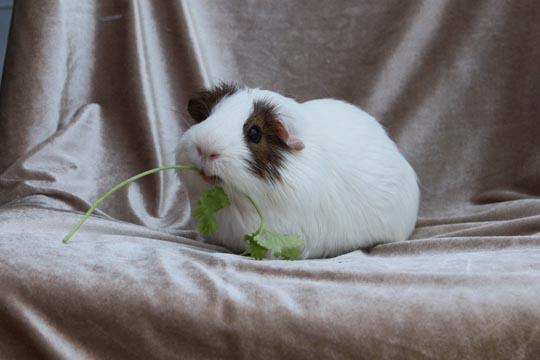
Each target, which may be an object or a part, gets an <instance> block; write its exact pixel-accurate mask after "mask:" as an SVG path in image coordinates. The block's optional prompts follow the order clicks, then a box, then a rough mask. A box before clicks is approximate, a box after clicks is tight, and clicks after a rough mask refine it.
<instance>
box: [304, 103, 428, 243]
mask: <svg viewBox="0 0 540 360" xmlns="http://www.w3.org/2000/svg"><path fill="white" fill-rule="evenodd" d="M301 106H302V107H303V109H304V112H303V113H304V117H303V120H302V121H303V122H305V124H304V125H302V126H301V128H302V129H303V132H304V134H303V139H304V141H305V146H306V150H307V151H306V156H308V157H309V159H307V160H308V161H306V163H309V164H310V166H311V167H312V168H317V169H318V170H317V171H318V172H320V174H319V177H318V179H319V180H317V181H319V182H320V184H319V185H320V189H321V194H320V198H319V200H320V201H321V202H322V203H324V202H329V203H330V204H332V206H333V207H334V208H335V209H336V210H337V212H339V213H340V216H341V217H343V214H349V216H350V217H351V219H350V221H343V220H344V219H343V218H342V219H340V221H341V222H342V223H343V222H345V223H348V224H350V225H351V226H357V225H356V224H359V222H358V220H359V219H361V220H363V221H360V223H363V226H367V227H369V231H368V233H370V236H368V238H369V239H368V238H366V239H365V245H370V243H376V242H389V241H399V240H405V239H406V238H407V237H408V236H409V235H410V233H411V232H412V230H413V228H414V225H415V222H416V216H417V212H418V202H419V189H418V185H417V178H416V174H415V172H414V170H413V169H412V167H411V166H410V164H409V163H408V162H407V160H406V159H405V158H404V157H403V155H402V154H401V153H400V151H399V150H398V148H397V146H396V144H395V143H394V142H393V141H392V140H391V139H390V138H389V137H388V135H387V134H386V131H385V130H384V128H383V127H382V126H381V125H380V124H379V122H378V121H377V120H376V119H375V118H373V117H372V116H371V115H369V114H368V113H366V112H365V111H363V110H361V109H359V108H358V107H356V106H354V105H351V104H349V103H346V102H343V101H339V100H333V99H321V100H312V101H308V102H305V103H303V104H301ZM325 193H327V194H328V196H326V195H325ZM322 203H321V204H319V206H321V207H322V206H324V204H322Z"/></svg>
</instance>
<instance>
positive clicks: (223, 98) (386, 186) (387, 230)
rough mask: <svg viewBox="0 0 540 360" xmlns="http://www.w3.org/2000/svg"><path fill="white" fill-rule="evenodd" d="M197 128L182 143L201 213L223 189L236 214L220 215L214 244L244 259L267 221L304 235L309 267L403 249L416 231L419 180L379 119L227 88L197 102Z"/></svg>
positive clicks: (332, 105)
mask: <svg viewBox="0 0 540 360" xmlns="http://www.w3.org/2000/svg"><path fill="white" fill-rule="evenodd" d="M187 109H188V112H189V114H190V116H191V118H192V119H193V122H192V123H193V125H192V126H191V127H190V128H189V129H188V130H187V131H185V133H184V134H183V135H182V137H181V138H180V143H179V148H178V158H177V160H178V162H177V163H192V164H194V165H196V166H197V167H198V168H199V169H200V173H199V174H197V173H196V172H183V173H182V174H181V175H180V176H181V179H182V182H183V183H184V184H185V185H186V188H187V191H188V196H189V198H190V202H191V207H192V209H193V207H194V205H195V203H196V201H197V199H198V198H199V196H200V194H201V192H202V191H203V190H205V189H207V188H208V187H210V186H212V185H213V184H219V185H221V186H222V187H223V189H224V190H225V192H226V193H227V195H228V196H229V198H230V200H231V206H230V207H227V208H224V209H222V210H220V211H219V212H218V216H217V220H218V231H217V233H216V234H215V235H212V236H209V237H208V238H207V239H206V240H207V241H208V242H210V243H214V244H219V245H222V246H224V247H226V248H229V249H231V250H232V251H235V252H241V251H244V250H245V249H246V246H247V244H246V242H245V240H244V235H245V234H247V233H250V232H253V231H255V230H256V229H257V228H258V226H259V222H260V221H259V218H258V216H257V213H256V211H255V209H254V208H253V206H252V205H251V204H250V203H249V200H247V198H246V197H245V195H243V194H242V192H244V193H245V194H248V195H249V196H250V197H251V198H252V199H253V200H254V201H255V203H256V204H257V205H258V206H259V207H260V209H261V211H262V214H263V215H264V218H265V223H266V228H267V229H268V230H270V231H272V232H276V233H281V234H291V235H297V236H299V237H300V238H302V239H303V240H304V242H305V244H304V246H303V249H302V258H323V257H333V256H337V255H340V254H343V253H346V252H350V251H353V250H357V249H361V248H366V247H370V246H372V245H375V244H380V243H389V242H395V241H403V240H406V239H408V237H409V236H410V235H411V232H412V231H413V229H414V226H415V223H416V219H417V216H418V205H419V197H420V191H419V188H418V182H417V176H416V174H415V172H414V170H413V168H412V167H411V165H409V163H408V162H407V160H406V159H405V158H404V157H403V155H402V154H401V153H400V151H399V150H398V148H397V146H396V144H395V143H394V142H393V141H392V140H391V139H390V138H389V137H388V135H387V134H386V132H385V130H384V129H383V127H382V126H381V125H380V124H379V122H377V120H375V119H374V118H373V117H372V116H370V115H369V114H367V113H366V112H364V111H362V110H361V109H359V108H358V107H356V106H354V105H352V104H349V103H346V102H344V101H339V100H334V99H319V100H311V101H307V102H297V101H295V100H294V99H292V98H289V97H286V96H283V95H280V94H278V93H275V92H272V91H268V90H262V89H252V88H246V87H241V86H238V85H232V84H224V83H222V84H219V85H217V86H215V87H213V88H211V89H208V90H203V91H201V92H199V93H198V94H197V95H196V96H195V97H194V98H192V99H191V100H189V103H188V107H187Z"/></svg>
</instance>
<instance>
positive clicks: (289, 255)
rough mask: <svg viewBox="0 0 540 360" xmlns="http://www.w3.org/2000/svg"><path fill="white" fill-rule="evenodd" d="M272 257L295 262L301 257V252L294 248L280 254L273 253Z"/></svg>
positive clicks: (284, 250)
mask: <svg viewBox="0 0 540 360" xmlns="http://www.w3.org/2000/svg"><path fill="white" fill-rule="evenodd" d="M274 255H276V256H278V257H280V258H282V259H285V260H296V259H298V258H299V257H300V255H302V252H301V251H300V249H299V248H297V247H295V248H286V249H283V250H281V252H280V253H275V254H274Z"/></svg>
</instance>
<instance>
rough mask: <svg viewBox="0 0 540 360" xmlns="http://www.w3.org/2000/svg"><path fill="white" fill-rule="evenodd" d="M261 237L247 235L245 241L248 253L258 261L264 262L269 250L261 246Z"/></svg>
mask: <svg viewBox="0 0 540 360" xmlns="http://www.w3.org/2000/svg"><path fill="white" fill-rule="evenodd" d="M259 237H260V235H258V234H255V233H253V234H247V235H246V237H245V239H246V241H247V243H248V248H247V253H248V255H250V256H252V257H254V258H255V259H257V260H262V259H264V258H265V257H266V253H267V252H268V249H267V248H265V247H263V246H261V245H259V243H258V242H257V239H258V238H259Z"/></svg>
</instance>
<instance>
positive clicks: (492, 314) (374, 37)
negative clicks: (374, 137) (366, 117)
mask: <svg viewBox="0 0 540 360" xmlns="http://www.w3.org/2000/svg"><path fill="white" fill-rule="evenodd" d="M538 64H540V6H539V3H538V2H537V1H535V0H523V1H510V0H508V1H505V0H482V1H474V2H472V1H466V0H441V1H415V0H410V1H401V0H400V1H398V0H380V1H354V0H343V1H339V2H333V1H325V2H313V1H307V0H288V1H283V2H275V1H264V0H251V1H247V0H212V1H211V0H187V1H180V0H177V1H174V0H167V1H150V0H132V1H128V0H107V1H80V0H62V1H60V0H40V1H33V0H17V1H16V2H15V7H14V14H13V21H12V28H11V31H10V36H9V44H8V50H7V57H6V63H5V72H4V76H3V81H2V86H1V91H0V354H1V355H2V356H1V357H3V358H31V357H32V358H36V357H47V358H70V359H73V358H163V359H165V358H177V357H180V358H192V359H194V358H202V359H212V358H235V359H236V358H254V357H259V358H368V359H369V358H439V359H441V358H454V359H455V358H461V359H466V358H469V359H475V358H479V357H483V358H491V359H494V358H510V357H512V358H534V357H537V356H538V354H540V101H539V100H538V99H539V94H540V68H539V66H538ZM231 80H232V81H236V82H240V83H244V84H246V85H248V86H251V87H262V88H267V89H270V90H274V91H277V92H281V93H284V94H287V95H291V96H293V97H295V98H297V99H298V100H299V101H305V100H308V99H315V98H323V97H334V98H339V99H344V100H347V101H349V102H351V103H354V104H356V105H358V106H360V107H361V108H363V109H364V110H366V111H367V112H369V113H371V114H372V115H374V116H375V117H377V118H378V119H379V120H380V121H381V123H382V124H383V125H384V126H385V128H386V129H387V130H388V132H389V134H390V135H391V136H392V138H393V139H395V141H396V142H397V143H398V146H399V148H400V149H401V150H402V152H403V153H404V155H405V157H406V158H407V159H408V160H409V162H410V163H411V164H412V166H413V167H414V168H415V169H416V171H417V173H418V176H419V179H420V183H421V191H422V201H421V209H420V217H419V220H418V223H417V226H416V229H415V232H414V233H413V235H412V237H411V239H410V240H408V241H402V242H397V243H393V244H387V245H379V246H375V247H374V248H372V249H370V250H369V251H354V252H351V253H348V254H344V255H342V256H339V257H336V258H332V259H320V260H306V261H280V260H268V261H255V260H252V259H250V258H246V257H241V256H238V255H235V254H232V253H230V252H228V251H227V250H226V249H222V248H219V247H215V246H210V245H204V244H203V243H201V242H200V239H199V238H198V236H197V235H196V233H195V232H194V231H193V230H192V226H191V222H190V214H189V206H188V199H187V193H186V191H185V189H184V187H183V186H182V183H181V181H180V180H179V178H178V176H177V174H175V173H174V172H172V171H167V172H162V173H159V174H156V175H153V176H150V177H146V178H144V179H141V180H140V181H138V182H136V183H133V184H131V185H130V186H129V187H128V188H126V189H124V190H122V191H120V192H118V193H117V194H115V195H114V196H113V197H111V198H110V199H109V200H107V201H106V202H104V203H103V204H102V205H101V206H100V207H99V211H97V212H96V213H95V215H94V216H92V217H91V218H90V219H89V221H88V222H87V223H86V224H85V225H84V226H83V227H82V228H81V230H80V232H79V233H78V234H77V235H76V236H75V238H74V239H73V240H72V242H71V243H70V244H69V245H64V244H62V243H61V240H62V238H63V236H64V235H65V234H66V233H67V232H68V230H69V228H70V227H71V226H72V225H73V224H74V223H75V222H77V221H78V220H79V219H80V216H81V214H82V212H84V211H85V210H86V209H87V208H88V207H89V205H90V203H91V202H92V201H94V200H95V199H96V198H97V197H98V196H99V195H100V194H102V193H103V192H104V191H105V190H106V189H108V188H109V187H111V186H112V185H114V184H116V183H118V182H120V181H121V180H123V179H125V178H127V177H129V176H131V175H133V174H135V173H138V172H141V171H143V170H146V169H148V168H152V167H156V166H159V165H170V164H173V163H174V160H175V149H176V146H177V144H178V140H179V137H180V136H181V134H182V131H183V130H184V129H185V126H184V120H185V116H186V110H185V108H186V103H187V100H188V99H189V96H190V95H191V94H192V93H193V91H194V90H196V89H197V88H200V87H202V86H207V85H210V84H213V83H216V82H218V81H231ZM320 190H321V191H324V189H320Z"/></svg>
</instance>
